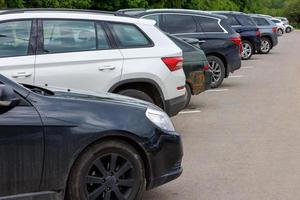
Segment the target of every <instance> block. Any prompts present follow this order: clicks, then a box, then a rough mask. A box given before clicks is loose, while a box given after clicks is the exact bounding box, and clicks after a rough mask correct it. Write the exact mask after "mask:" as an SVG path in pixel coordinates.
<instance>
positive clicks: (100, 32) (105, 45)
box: [97, 24, 110, 49]
mask: <svg viewBox="0 0 300 200" xmlns="http://www.w3.org/2000/svg"><path fill="white" fill-rule="evenodd" d="M109 48H110V44H109V40H108V37H107V35H106V32H105V30H104V28H103V26H102V25H101V24H97V49H109Z"/></svg>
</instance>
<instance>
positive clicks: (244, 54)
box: [242, 40, 255, 60]
mask: <svg viewBox="0 0 300 200" xmlns="http://www.w3.org/2000/svg"><path fill="white" fill-rule="evenodd" d="M244 47H246V48H247V49H246V50H244V49H243V52H242V60H249V59H251V57H252V55H253V54H254V52H255V49H254V46H253V45H252V43H251V42H249V41H247V40H243V48H244ZM244 51H246V52H244Z"/></svg>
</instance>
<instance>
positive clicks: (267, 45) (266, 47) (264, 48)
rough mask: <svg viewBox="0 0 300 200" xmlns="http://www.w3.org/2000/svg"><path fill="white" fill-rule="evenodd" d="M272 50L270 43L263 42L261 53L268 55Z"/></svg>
mask: <svg viewBox="0 0 300 200" xmlns="http://www.w3.org/2000/svg"><path fill="white" fill-rule="evenodd" d="M270 48H271V45H270V43H269V41H267V40H263V41H262V42H261V48H260V50H261V52H263V53H267V52H269V50H270Z"/></svg>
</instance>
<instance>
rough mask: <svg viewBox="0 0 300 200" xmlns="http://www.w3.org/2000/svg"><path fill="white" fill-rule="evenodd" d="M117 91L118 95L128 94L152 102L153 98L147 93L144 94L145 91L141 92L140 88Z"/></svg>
mask: <svg viewBox="0 0 300 200" xmlns="http://www.w3.org/2000/svg"><path fill="white" fill-rule="evenodd" d="M117 93H118V94H120V95H124V96H128V97H132V98H136V99H140V100H144V101H147V102H150V103H153V104H154V101H153V99H152V98H151V97H150V96H149V95H148V94H146V93H145V92H142V91H140V90H136V89H126V90H121V91H119V92H117Z"/></svg>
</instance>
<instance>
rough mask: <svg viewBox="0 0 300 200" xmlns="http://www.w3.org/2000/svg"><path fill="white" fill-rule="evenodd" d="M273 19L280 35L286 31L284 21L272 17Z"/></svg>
mask: <svg viewBox="0 0 300 200" xmlns="http://www.w3.org/2000/svg"><path fill="white" fill-rule="evenodd" d="M271 21H272V22H274V23H275V24H276V25H277V33H278V35H279V36H282V35H283V34H284V33H285V26H284V23H283V22H282V21H280V20H279V19H276V18H271Z"/></svg>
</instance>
